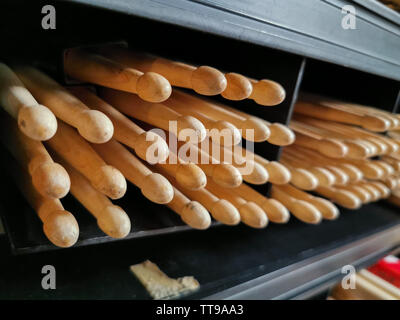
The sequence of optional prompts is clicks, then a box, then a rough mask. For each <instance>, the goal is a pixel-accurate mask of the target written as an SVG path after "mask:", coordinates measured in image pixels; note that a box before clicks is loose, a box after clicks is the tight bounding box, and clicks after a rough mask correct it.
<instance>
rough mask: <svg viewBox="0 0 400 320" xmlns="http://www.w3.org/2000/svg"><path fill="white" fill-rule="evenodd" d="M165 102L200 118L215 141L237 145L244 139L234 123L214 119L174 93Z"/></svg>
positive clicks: (172, 107)
mask: <svg viewBox="0 0 400 320" xmlns="http://www.w3.org/2000/svg"><path fill="white" fill-rule="evenodd" d="M164 104H165V105H166V106H167V107H169V108H171V109H172V110H174V111H176V112H178V113H180V114H182V115H187V116H192V117H194V118H196V119H198V120H200V121H201V123H202V124H203V125H204V127H205V128H206V129H207V130H208V136H209V137H210V138H211V139H212V141H213V142H214V143H218V144H220V145H223V146H227V147H229V146H232V145H237V144H238V143H240V142H241V141H242V135H241V134H240V131H239V129H238V128H236V127H235V126H234V125H233V124H232V123H230V122H227V121H223V120H214V119H212V118H210V117H208V116H206V115H204V114H202V113H200V112H198V111H197V110H195V109H192V108H188V107H187V104H185V103H182V102H181V101H179V100H178V99H176V98H175V96H174V95H173V96H171V97H170V98H169V99H168V100H167V101H165V102H164Z"/></svg>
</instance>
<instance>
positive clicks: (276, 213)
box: [232, 183, 290, 223]
mask: <svg viewBox="0 0 400 320" xmlns="http://www.w3.org/2000/svg"><path fill="white" fill-rule="evenodd" d="M232 191H233V192H235V193H236V194H238V195H239V196H241V197H242V198H244V199H246V200H247V201H253V202H254V203H256V204H257V205H259V206H260V207H261V209H263V210H264V211H265V213H266V214H267V217H268V219H269V220H270V221H272V222H275V223H286V222H288V221H289V219H290V214H289V212H288V210H287V209H286V207H285V206H284V205H283V204H282V203H280V202H279V201H277V200H275V199H268V198H267V197H265V196H263V195H262V194H261V193H259V192H257V191H256V190H254V189H253V188H251V187H250V186H248V185H247V184H244V183H243V184H241V185H240V186H239V187H237V188H234V189H232Z"/></svg>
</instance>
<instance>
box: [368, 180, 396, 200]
mask: <svg viewBox="0 0 400 320" xmlns="http://www.w3.org/2000/svg"><path fill="white" fill-rule="evenodd" d="M370 183H371V184H372V185H373V186H374V187H375V188H377V189H378V190H379V191H380V193H381V198H384V199H386V198H388V197H389V196H390V194H391V193H392V192H391V191H390V189H389V188H388V187H387V186H385V185H384V184H383V183H381V182H378V181H371V182H370Z"/></svg>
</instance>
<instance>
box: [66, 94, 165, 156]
mask: <svg viewBox="0 0 400 320" xmlns="http://www.w3.org/2000/svg"><path fill="white" fill-rule="evenodd" d="M69 91H70V92H72V94H73V95H74V96H76V97H77V98H78V99H79V100H81V101H82V102H83V103H84V104H85V105H87V106H88V107H89V108H91V109H95V110H98V111H101V112H103V113H104V114H105V115H106V116H107V117H108V118H109V119H110V120H111V122H112V123H113V126H114V136H113V138H114V139H115V140H117V141H119V142H121V143H123V144H125V145H127V146H128V147H130V148H132V149H133V150H135V152H136V154H137V155H138V157H140V158H141V159H142V160H145V161H148V162H149V163H151V164H153V163H157V162H161V161H165V160H166V159H167V157H168V153H169V150H168V145H167V143H166V142H165V140H164V139H162V138H161V137H160V136H159V135H157V134H155V133H154V132H152V131H144V130H143V129H142V128H140V127H139V126H138V125H136V124H135V123H134V122H132V121H131V120H130V119H128V117H126V116H124V115H123V114H122V113H121V112H119V111H118V110H117V109H115V108H113V107H112V106H110V105H109V104H108V103H107V102H105V101H103V100H102V99H100V98H99V97H97V96H96V95H95V94H94V93H92V92H90V91H89V90H87V89H85V88H83V87H73V88H69Z"/></svg>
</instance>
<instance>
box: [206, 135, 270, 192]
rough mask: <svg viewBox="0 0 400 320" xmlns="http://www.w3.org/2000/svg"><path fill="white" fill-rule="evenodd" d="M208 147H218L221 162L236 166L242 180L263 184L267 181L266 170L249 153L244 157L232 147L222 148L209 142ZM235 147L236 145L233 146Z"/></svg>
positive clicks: (267, 174)
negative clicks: (233, 150)
mask: <svg viewBox="0 0 400 320" xmlns="http://www.w3.org/2000/svg"><path fill="white" fill-rule="evenodd" d="M210 148H219V157H220V159H221V161H222V162H226V163H230V164H232V165H233V166H234V167H235V168H237V169H238V170H239V172H240V174H241V175H242V177H243V180H244V181H246V182H248V183H251V184H257V185H260V184H264V183H267V182H268V179H269V173H268V171H267V170H266V169H265V168H264V167H263V166H262V165H261V164H259V163H258V162H255V161H254V160H253V159H251V155H248V156H247V157H246V158H244V157H242V156H241V154H239V152H241V151H242V148H240V151H239V152H232V148H223V147H220V146H218V145H216V144H213V143H212V142H211V143H210ZM234 148H237V147H234Z"/></svg>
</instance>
